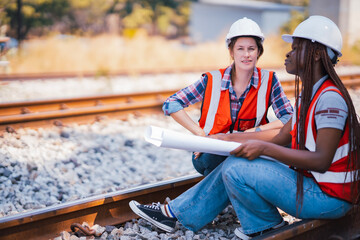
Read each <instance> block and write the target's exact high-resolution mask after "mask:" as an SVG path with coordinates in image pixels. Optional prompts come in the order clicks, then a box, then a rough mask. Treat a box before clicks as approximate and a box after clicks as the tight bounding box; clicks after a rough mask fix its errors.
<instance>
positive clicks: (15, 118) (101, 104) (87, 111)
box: [0, 75, 360, 131]
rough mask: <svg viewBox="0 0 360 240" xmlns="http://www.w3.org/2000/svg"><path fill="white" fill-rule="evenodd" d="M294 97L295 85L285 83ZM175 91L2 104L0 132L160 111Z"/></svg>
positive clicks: (351, 81) (349, 83)
mask: <svg viewBox="0 0 360 240" xmlns="http://www.w3.org/2000/svg"><path fill="white" fill-rule="evenodd" d="M351 76H352V75H349V78H348V80H344V81H343V83H344V85H345V86H346V87H347V88H357V87H359V86H360V78H351ZM283 89H284V91H285V93H286V94H287V95H288V96H289V97H292V96H293V95H294V90H295V86H294V85H293V84H292V85H285V86H283ZM175 92H176V90H164V91H156V92H141V93H134V94H112V95H102V96H91V97H79V98H67V99H52V100H37V101H25V102H8V103H0V110H1V111H0V131H4V130H6V131H10V130H9V129H12V130H11V131H14V129H15V128H18V127H38V126H43V125H49V124H55V125H62V124H64V123H66V122H78V123H85V122H89V121H96V120H99V119H101V118H103V117H105V116H111V117H114V116H116V117H121V116H123V117H124V116H126V115H127V114H128V113H135V114H139V113H140V112H153V111H155V110H157V111H161V106H162V104H163V102H164V100H165V99H166V98H167V97H168V96H170V95H171V94H173V93H175Z"/></svg>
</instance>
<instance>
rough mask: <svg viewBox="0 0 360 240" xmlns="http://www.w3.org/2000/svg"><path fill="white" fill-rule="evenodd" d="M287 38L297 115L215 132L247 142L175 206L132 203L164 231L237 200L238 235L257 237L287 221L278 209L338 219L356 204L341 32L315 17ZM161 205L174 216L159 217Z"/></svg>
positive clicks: (357, 145) (355, 141) (203, 220)
mask: <svg viewBox="0 0 360 240" xmlns="http://www.w3.org/2000/svg"><path fill="white" fill-rule="evenodd" d="M283 39H284V40H285V41H286V42H290V43H292V46H291V50H290V52H288V53H287V54H286V60H285V67H286V71H287V72H288V73H290V74H294V75H295V78H296V90H295V91H296V103H295V104H296V105H295V112H294V114H293V117H292V120H290V121H289V122H287V123H286V124H285V125H284V126H283V127H282V128H281V129H280V130H275V129H272V130H266V131H261V132H253V133H251V132H250V133H246V132H244V133H232V134H218V135H214V136H213V137H216V138H218V139H222V140H227V141H238V142H241V145H240V146H239V147H238V148H236V149H234V150H233V151H232V152H231V154H232V155H231V156H230V157H228V158H227V159H226V160H225V161H224V162H223V163H221V164H220V165H219V166H218V167H217V168H215V169H214V170H213V171H212V172H211V173H210V174H209V175H208V176H206V177H205V178H204V179H203V180H202V181H201V182H200V183H198V184H196V185H195V186H193V187H192V188H190V189H189V190H187V191H186V192H184V193H183V194H181V195H180V196H179V197H177V198H175V199H174V200H172V201H170V202H169V203H168V204H166V205H161V206H155V205H151V206H150V205H141V204H139V203H137V202H135V201H131V202H130V207H131V208H132V209H133V210H134V212H135V213H137V214H138V215H140V216H141V217H144V218H145V219H147V220H148V221H150V222H152V223H154V224H155V225H156V226H158V227H160V228H162V226H163V225H167V226H168V225H169V223H171V222H172V223H174V222H175V221H176V220H178V221H179V222H180V223H182V224H183V225H184V226H185V227H187V228H189V229H191V230H193V231H197V230H199V229H200V228H201V227H203V226H205V225H206V224H207V223H209V222H210V221H212V220H213V219H214V218H215V217H216V216H217V215H218V214H219V213H220V212H221V211H222V210H223V209H224V208H225V207H226V206H227V205H228V204H229V202H231V204H232V206H233V208H234V210H235V212H236V215H237V217H238V219H239V221H240V224H241V227H239V228H237V229H236V230H235V234H236V235H237V236H238V237H239V238H240V239H250V238H252V237H254V236H258V235H262V234H263V233H265V232H268V231H271V230H273V229H277V228H279V227H282V226H284V225H285V223H284V221H283V218H282V217H281V215H280V213H279V211H278V208H280V209H282V210H283V211H285V212H286V213H288V214H290V215H292V216H296V217H298V218H301V219H335V218H340V217H342V216H344V215H345V214H347V213H348V212H349V211H350V210H351V209H356V208H353V206H354V205H359V203H360V198H359V196H360V184H359V180H360V176H359V168H360V125H359V119H358V116H357V115H356V112H355V109H354V106H353V103H352V101H351V99H350V96H349V94H348V92H347V90H346V88H345V87H344V85H343V83H342V82H341V80H340V78H339V76H338V75H337V73H336V71H335V69H334V65H335V64H336V63H337V59H338V57H340V56H341V47H342V38H341V33H340V31H339V29H338V27H337V26H336V25H335V23H333V22H332V21H331V20H330V19H328V18H325V17H322V16H311V17H309V18H308V19H307V20H305V21H304V22H302V23H300V24H299V25H298V26H297V28H296V29H295V31H294V33H293V34H292V35H283ZM300 82H301V83H302V84H301V85H300ZM289 143H291V148H288V147H285V146H287V145H288V144H289ZM265 156H266V157H265ZM269 157H270V158H273V160H269ZM289 166H290V167H289ZM156 209H158V212H159V213H162V212H169V213H170V215H171V216H170V217H165V218H161V217H160V215H156V217H155V214H154V212H156ZM354 213H355V216H357V214H358V213H357V212H354ZM174 225H175V224H173V226H174ZM349 227H350V226H349ZM162 229H165V230H166V228H162ZM168 230H169V229H167V231H168Z"/></svg>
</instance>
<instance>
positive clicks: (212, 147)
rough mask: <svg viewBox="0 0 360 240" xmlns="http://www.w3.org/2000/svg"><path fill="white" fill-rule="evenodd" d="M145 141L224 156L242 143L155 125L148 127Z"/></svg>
mask: <svg viewBox="0 0 360 240" xmlns="http://www.w3.org/2000/svg"><path fill="white" fill-rule="evenodd" d="M145 141H147V142H149V143H152V144H154V145H155V146H158V147H165V148H175V149H181V150H186V151H191V152H204V153H213V154H217V155H223V156H230V152H231V151H232V150H234V149H235V148H237V147H238V146H240V145H241V143H238V142H228V141H223V140H218V139H212V138H207V137H200V136H195V135H190V134H184V133H180V132H176V131H172V130H168V129H164V128H160V127H155V126H149V127H147V129H146V131H145Z"/></svg>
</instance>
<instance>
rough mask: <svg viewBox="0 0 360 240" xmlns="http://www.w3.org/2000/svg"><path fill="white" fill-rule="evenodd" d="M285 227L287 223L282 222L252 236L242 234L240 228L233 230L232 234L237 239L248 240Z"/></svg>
mask: <svg viewBox="0 0 360 240" xmlns="http://www.w3.org/2000/svg"><path fill="white" fill-rule="evenodd" d="M285 225H288V222H285V221H284V220H283V221H282V222H281V223H279V224H278V225H275V226H273V227H272V228H269V229H266V230H264V231H261V232H257V233H252V234H245V233H244V232H243V229H242V227H238V228H236V229H235V231H234V233H235V235H236V236H237V237H238V238H240V239H242V240H248V239H251V238H253V237H257V236H261V235H263V234H265V233H267V232H270V231H272V230H276V229H279V228H281V227H283V226H285Z"/></svg>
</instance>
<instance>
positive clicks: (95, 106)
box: [0, 90, 176, 131]
mask: <svg viewBox="0 0 360 240" xmlns="http://www.w3.org/2000/svg"><path fill="white" fill-rule="evenodd" d="M175 91H176V90H166V91H158V92H140V93H135V94H114V95H103V96H92V97H80V98H67V99H53V100H38V101H25V102H9V103H0V109H1V111H0V131H4V130H7V131H13V130H14V129H16V128H19V127H39V126H44V125H52V124H55V125H63V124H65V123H67V122H78V123H85V122H90V121H96V120H100V119H102V118H104V117H117V118H123V117H124V118H125V117H126V115H128V114H129V113H133V114H135V115H138V114H142V113H149V112H159V111H161V106H162V104H163V102H164V100H165V99H166V98H167V97H168V96H170V95H171V94H173V93H175Z"/></svg>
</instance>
